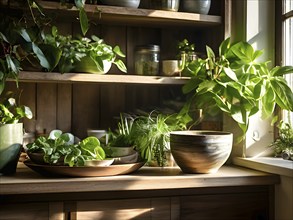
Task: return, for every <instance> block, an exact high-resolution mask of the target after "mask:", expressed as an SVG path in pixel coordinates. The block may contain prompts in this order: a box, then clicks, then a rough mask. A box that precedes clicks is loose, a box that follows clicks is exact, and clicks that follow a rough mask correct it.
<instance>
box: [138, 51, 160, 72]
mask: <svg viewBox="0 0 293 220" xmlns="http://www.w3.org/2000/svg"><path fill="white" fill-rule="evenodd" d="M159 68H160V46H158V45H143V46H138V47H136V50H135V73H136V74H138V75H150V76H155V75H159Z"/></svg>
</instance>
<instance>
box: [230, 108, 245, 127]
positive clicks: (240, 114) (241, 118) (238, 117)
mask: <svg viewBox="0 0 293 220" xmlns="http://www.w3.org/2000/svg"><path fill="white" fill-rule="evenodd" d="M231 116H232V118H233V119H234V120H235V121H236V122H237V123H239V124H247V112H246V111H245V110H244V109H243V108H242V107H241V106H239V105H232V106H231Z"/></svg>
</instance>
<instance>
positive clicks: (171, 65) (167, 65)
mask: <svg viewBox="0 0 293 220" xmlns="http://www.w3.org/2000/svg"><path fill="white" fill-rule="evenodd" d="M180 65H181V60H163V61H162V74H163V75H164V76H176V75H179V73H180Z"/></svg>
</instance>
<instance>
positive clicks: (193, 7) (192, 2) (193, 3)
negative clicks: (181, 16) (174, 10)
mask: <svg viewBox="0 0 293 220" xmlns="http://www.w3.org/2000/svg"><path fill="white" fill-rule="evenodd" d="M181 2H182V11H185V12H192V13H198V14H204V15H207V14H208V13H209V11H210V7H211V0H181Z"/></svg>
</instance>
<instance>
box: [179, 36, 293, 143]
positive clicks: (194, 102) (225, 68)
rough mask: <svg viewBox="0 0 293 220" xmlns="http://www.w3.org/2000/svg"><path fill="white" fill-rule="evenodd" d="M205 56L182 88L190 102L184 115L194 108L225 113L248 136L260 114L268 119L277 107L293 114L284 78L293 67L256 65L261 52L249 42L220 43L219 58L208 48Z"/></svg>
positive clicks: (291, 97)
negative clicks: (254, 116)
mask: <svg viewBox="0 0 293 220" xmlns="http://www.w3.org/2000/svg"><path fill="white" fill-rule="evenodd" d="M206 53H207V58H206V59H200V58H199V59H197V60H195V61H193V62H191V63H190V64H189V65H188V71H189V72H190V73H191V74H192V77H191V79H190V80H189V81H188V82H187V83H186V85H184V87H183V92H184V93H185V94H187V95H188V99H187V103H186V105H185V106H184V108H183V109H182V111H181V114H182V115H184V114H185V116H186V115H188V111H189V109H190V108H191V107H194V106H196V108H198V109H204V111H208V112H209V113H210V114H214V113H217V112H219V111H222V112H225V113H226V114H228V115H229V116H231V117H232V118H233V119H234V120H235V121H236V122H237V123H238V125H239V127H240V128H241V129H242V131H243V133H246V131H247V129H248V125H249V118H250V117H251V116H252V115H255V114H256V113H258V112H260V113H261V114H262V117H263V118H268V117H269V116H272V115H273V114H274V111H275V108H276V106H279V107H280V108H281V109H286V110H289V111H293V93H292V90H291V88H290V87H289V86H288V85H287V82H286V80H285V79H284V77H283V75H284V74H288V73H292V72H293V67H292V66H282V67H280V66H276V67H273V68H269V64H268V62H258V61H257V58H259V57H260V56H261V54H262V51H259V50H256V51H255V50H254V49H253V47H252V46H251V45H250V44H249V43H247V42H238V43H234V44H230V39H229V38H228V39H226V40H224V41H223V42H222V43H221V45H220V47H219V56H216V55H215V53H214V52H213V50H212V49H211V48H210V47H208V46H207V47H206ZM241 138H243V137H241Z"/></svg>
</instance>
